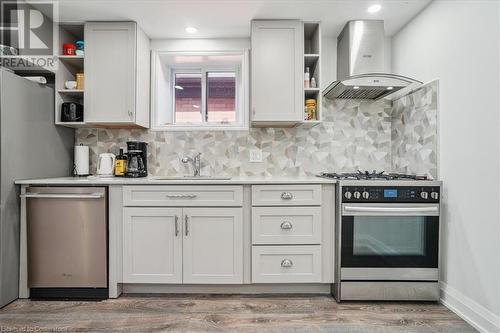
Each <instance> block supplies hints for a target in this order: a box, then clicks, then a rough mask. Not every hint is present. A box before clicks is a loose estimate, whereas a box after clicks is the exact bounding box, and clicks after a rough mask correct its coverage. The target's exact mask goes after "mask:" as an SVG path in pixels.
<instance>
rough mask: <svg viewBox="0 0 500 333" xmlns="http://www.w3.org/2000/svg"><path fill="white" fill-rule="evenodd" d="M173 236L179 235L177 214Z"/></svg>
mask: <svg viewBox="0 0 500 333" xmlns="http://www.w3.org/2000/svg"><path fill="white" fill-rule="evenodd" d="M174 220H175V223H174V224H175V237H177V236H178V235H179V216H177V215H175V218H174Z"/></svg>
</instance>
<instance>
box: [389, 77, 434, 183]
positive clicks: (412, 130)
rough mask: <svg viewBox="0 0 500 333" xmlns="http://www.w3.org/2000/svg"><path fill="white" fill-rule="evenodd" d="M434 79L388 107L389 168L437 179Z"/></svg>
mask: <svg viewBox="0 0 500 333" xmlns="http://www.w3.org/2000/svg"><path fill="white" fill-rule="evenodd" d="M437 101H438V82H437V81H433V82H431V83H429V84H427V85H425V86H423V87H422V88H421V89H419V90H417V91H415V92H414V93H412V94H411V95H407V96H405V97H403V98H401V99H398V100H396V101H394V103H393V107H392V135H391V136H392V152H391V154H392V169H393V170H394V171H395V172H404V173H416V174H425V175H428V176H430V177H432V178H434V179H437V176H438V175H437V170H438V167H437V154H438V146H437V143H438V131H437V128H438V124H437V119H438V114H437V112H438V110H437V106H438V102H437Z"/></svg>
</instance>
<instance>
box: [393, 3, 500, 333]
mask: <svg viewBox="0 0 500 333" xmlns="http://www.w3.org/2000/svg"><path fill="white" fill-rule="evenodd" d="M499 7H500V5H499V2H498V1H496V0H485V1H482V0H469V1H444V0H441V1H440V0H436V1H434V2H432V3H431V4H430V5H429V6H428V7H427V8H426V9H424V10H423V11H422V12H421V13H420V14H419V15H418V16H417V17H416V18H415V19H413V20H412V21H411V22H410V23H409V24H408V25H407V26H406V27H404V28H403V29H402V30H401V31H400V32H398V33H397V34H396V35H395V36H394V37H393V41H392V69H393V71H394V72H395V73H398V74H402V75H408V76H410V77H414V78H417V79H420V80H423V81H430V80H432V79H434V78H438V79H439V80H440V101H439V102H440V108H439V110H440V135H439V138H440V159H439V165H440V169H439V172H440V177H441V179H442V180H443V182H444V193H443V219H442V222H443V223H442V243H441V244H442V248H441V267H442V270H441V280H442V283H441V286H442V291H443V295H442V298H443V302H444V303H445V304H447V305H448V306H449V307H450V308H452V309H453V310H455V311H456V312H458V313H460V314H461V315H462V316H464V317H466V318H467V319H468V320H469V321H471V322H473V323H474V324H475V325H476V326H477V327H478V328H480V329H481V330H482V331H485V332H500V245H499V244H500V221H499V219H500V211H499V209H500V208H499V205H500V194H499V191H500V164H499V163H500V137H499V130H500V119H499V114H500V100H499V92H500V84H499V77H500V70H499V66H500V61H499V48H500V27H499V20H500V8H499Z"/></svg>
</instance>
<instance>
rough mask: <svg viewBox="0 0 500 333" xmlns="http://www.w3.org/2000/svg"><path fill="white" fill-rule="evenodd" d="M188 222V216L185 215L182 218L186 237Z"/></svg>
mask: <svg viewBox="0 0 500 333" xmlns="http://www.w3.org/2000/svg"><path fill="white" fill-rule="evenodd" d="M188 220H189V216H187V215H185V216H184V229H186V230H185V231H186V236H187V235H188V234H189V228H188Z"/></svg>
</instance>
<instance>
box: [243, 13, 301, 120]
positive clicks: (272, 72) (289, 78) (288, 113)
mask: <svg viewBox="0 0 500 333" xmlns="http://www.w3.org/2000/svg"><path fill="white" fill-rule="evenodd" d="M302 36H303V31H302V23H301V22H300V21H287V20H285V21H253V22H252V78H251V79H252V121H254V122H299V121H302V118H303V113H304V106H303V105H302V104H303V103H302V101H303V97H302V86H303V81H304V80H303V73H302V71H303V64H304V59H303V53H304V50H303V49H304V47H303V45H304V41H303V38H302Z"/></svg>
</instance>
